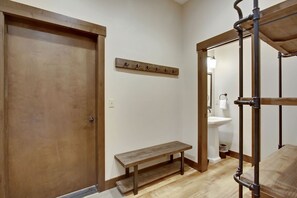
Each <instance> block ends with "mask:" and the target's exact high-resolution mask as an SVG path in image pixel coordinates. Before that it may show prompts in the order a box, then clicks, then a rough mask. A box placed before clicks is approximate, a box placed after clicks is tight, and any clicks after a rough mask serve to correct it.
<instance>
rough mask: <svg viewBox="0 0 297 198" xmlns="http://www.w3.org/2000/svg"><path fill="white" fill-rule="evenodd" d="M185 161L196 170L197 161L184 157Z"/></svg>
mask: <svg viewBox="0 0 297 198" xmlns="http://www.w3.org/2000/svg"><path fill="white" fill-rule="evenodd" d="M185 163H186V164H188V165H189V166H190V167H191V168H194V169H195V170H198V163H197V162H194V161H192V160H190V159H188V158H186V157H185Z"/></svg>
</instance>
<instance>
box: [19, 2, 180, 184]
mask: <svg viewBox="0 0 297 198" xmlns="http://www.w3.org/2000/svg"><path fill="white" fill-rule="evenodd" d="M18 2H22V3H25V4H29V5H32V6H35V7H39V8H42V9H46V10H49V11H53V12H57V13H60V14H64V15H67V16H71V17H74V18H78V19H83V20H85V21H89V22H93V23H97V24H100V25H104V26H106V27H107V38H106V65H105V67H106V73H105V75H106V81H105V83H106V87H105V88H106V117H105V118H106V130H105V134H106V139H105V142H106V147H105V148H106V164H105V165H106V180H108V179H110V178H113V177H116V176H118V175H120V174H123V173H124V169H123V168H122V167H121V166H120V165H119V164H118V163H117V162H116V161H115V160H114V155H115V154H118V153H122V152H125V151H129V150H134V149H138V148H142V147H146V146H152V145H156V144H160V143H164V142H168V141H173V140H180V139H181V138H180V131H181V126H180V119H181V116H180V115H181V105H180V103H181V98H180V86H179V84H180V79H179V77H177V78H175V77H168V76H164V75H155V74H145V73H140V72H126V71H122V70H116V69H115V67H114V59H115V58H116V57H122V58H127V59H132V60H139V61H143V62H149V63H155V64H161V65H168V66H175V67H181V52H182V50H181V48H182V44H181V42H182V31H181V10H182V8H181V6H180V5H179V4H177V3H175V2H173V1H172V0H162V1H160V0H86V1H81V0H63V1H60V0H54V1H53V0H43V1H40V0H18ZM109 98H112V99H114V102H115V108H114V109H111V108H108V107H107V102H108V101H107V100H108V99H109Z"/></svg>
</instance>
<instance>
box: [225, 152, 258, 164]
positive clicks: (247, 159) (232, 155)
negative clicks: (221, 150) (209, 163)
mask: <svg viewBox="0 0 297 198" xmlns="http://www.w3.org/2000/svg"><path fill="white" fill-rule="evenodd" d="M227 155H228V156H230V157H233V158H236V159H239V153H238V152H235V151H231V150H229V152H228V153H227ZM243 161H245V162H248V163H252V161H253V158H252V157H251V156H248V155H243Z"/></svg>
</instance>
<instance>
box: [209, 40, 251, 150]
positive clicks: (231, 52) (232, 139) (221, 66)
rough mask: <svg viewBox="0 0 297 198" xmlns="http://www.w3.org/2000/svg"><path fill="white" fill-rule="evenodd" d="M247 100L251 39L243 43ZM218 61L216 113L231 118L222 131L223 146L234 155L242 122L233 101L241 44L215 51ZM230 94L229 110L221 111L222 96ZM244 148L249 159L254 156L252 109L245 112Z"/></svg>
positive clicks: (233, 44) (220, 130) (246, 94)
mask: <svg viewBox="0 0 297 198" xmlns="http://www.w3.org/2000/svg"><path fill="white" fill-rule="evenodd" d="M243 44H244V47H245V49H246V50H244V61H243V62H244V96H250V95H251V77H250V76H251V51H250V49H251V39H250V38H247V39H244V43H243ZM214 54H215V57H216V60H217V67H216V69H215V70H214V72H213V75H214V78H213V80H214V82H213V84H214V87H215V89H214V90H215V91H214V93H213V97H214V98H213V100H214V112H215V115H217V116H223V117H230V118H232V122H229V123H227V124H225V125H222V126H220V127H219V136H220V142H221V143H224V144H227V145H228V146H229V149H230V150H232V151H238V148H239V142H238V138H239V118H238V106H236V105H234V103H233V102H234V100H236V99H237V97H238V90H239V84H238V82H239V75H238V73H239V69H238V60H239V54H238V42H234V43H231V44H228V45H224V46H221V47H219V48H216V49H215V50H214ZM223 93H227V94H228V95H227V97H228V100H227V104H228V105H227V107H228V108H227V109H225V110H222V109H220V108H219V96H220V94H223ZM243 115H244V118H245V119H244V127H243V128H244V145H243V150H244V153H245V154H247V155H251V108H250V107H245V108H244V113H243Z"/></svg>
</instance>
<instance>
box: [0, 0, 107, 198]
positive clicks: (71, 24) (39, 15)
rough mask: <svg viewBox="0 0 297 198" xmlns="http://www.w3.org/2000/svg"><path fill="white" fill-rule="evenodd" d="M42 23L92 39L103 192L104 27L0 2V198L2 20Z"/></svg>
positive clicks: (0, 164) (3, 184) (3, 197)
mask: <svg viewBox="0 0 297 198" xmlns="http://www.w3.org/2000/svg"><path fill="white" fill-rule="evenodd" d="M8 17H10V18H11V17H13V18H15V19H17V20H19V21H22V20H26V21H30V22H33V23H36V22H38V23H42V24H44V25H47V26H49V28H53V29H55V28H63V29H65V30H67V31H70V32H72V31H76V32H78V33H81V34H82V35H86V36H92V37H95V38H96V40H97V49H96V74H95V75H96V115H95V117H96V150H97V151H96V163H97V164H96V167H97V173H96V178H97V188H98V190H99V191H103V190H105V131H104V130H105V126H104V123H105V116H104V115H105V112H104V103H105V101H104V98H105V96H104V92H105V91H104V88H105V86H104V84H105V83H104V81H105V80H104V64H105V58H104V57H105V36H106V28H105V27H104V26H100V25H96V24H92V23H89V22H85V21H82V20H78V19H74V18H70V17H67V16H63V15H60V14H56V13H53V12H48V11H45V10H42V9H38V8H34V7H31V6H27V5H23V4H20V3H16V2H13V1H9V0H0V198H8V197H9V195H8V187H7V186H8V183H7V180H8V175H7V173H8V163H7V154H8V145H7V88H6V87H7V81H6V80H7V79H6V74H5V73H6V71H7V70H6V32H7V31H6V28H7V24H6V18H8Z"/></svg>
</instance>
